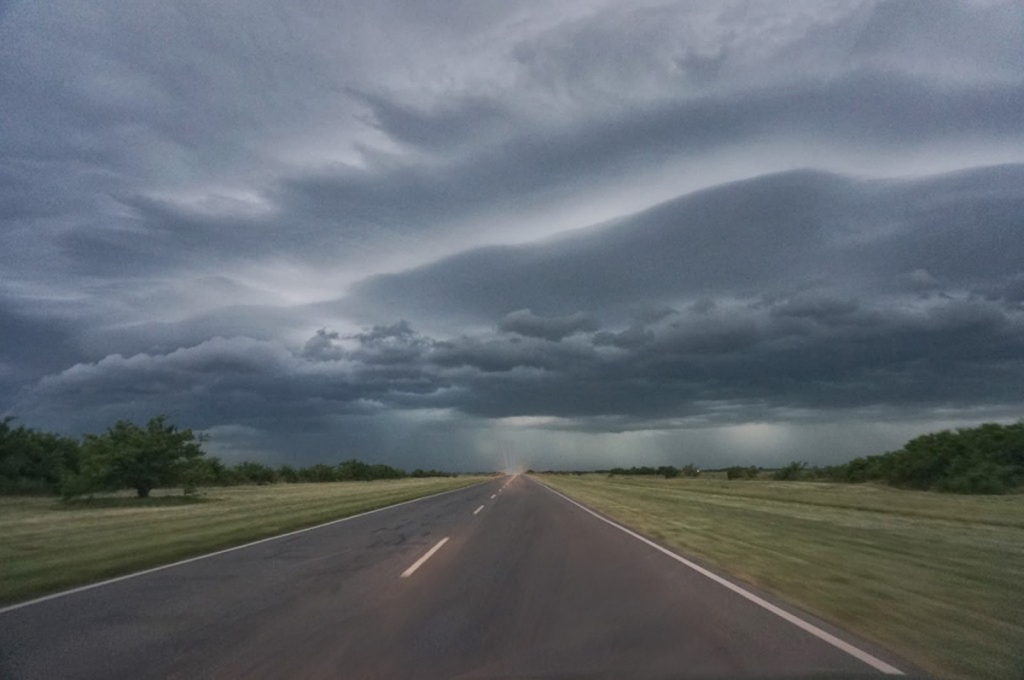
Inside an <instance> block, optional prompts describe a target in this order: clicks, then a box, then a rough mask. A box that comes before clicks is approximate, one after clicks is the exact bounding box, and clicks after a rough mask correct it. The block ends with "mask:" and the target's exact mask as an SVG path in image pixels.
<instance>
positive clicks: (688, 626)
mask: <svg viewBox="0 0 1024 680" xmlns="http://www.w3.org/2000/svg"><path fill="white" fill-rule="evenodd" d="M789 611H793V610H791V609H790V610H789ZM799 620H800V621H805V622H808V621H809V622H810V624H809V625H810V627H811V628H812V629H813V630H815V631H818V632H822V630H821V629H825V631H824V632H825V635H826V636H827V635H828V634H829V632H831V633H832V634H835V635H837V636H838V637H839V638H841V639H842V640H843V641H844V642H841V643H840V646H838V647H837V646H836V644H835V643H829V642H828V641H826V640H823V639H822V637H821V636H820V635H817V634H816V633H812V632H809V631H808V630H805V629H804V628H801V627H799V626H798V625H795V624H794V623H793V622H792V621H787V620H786V619H785V618H782V617H780V615H779V613H778V612H773V611H771V610H770V609H766V608H765V607H764V606H761V605H759V604H757V603H756V602H752V601H751V600H750V599H748V598H747V597H744V596H743V595H741V594H739V593H737V592H735V591H734V590H730V589H729V588H728V587H725V586H723V585H722V584H721V583H716V582H715V581H714V580H712V579H710V578H708V576H706V575H704V574H701V573H699V572H698V571H695V570H694V569H692V568H690V567H688V566H686V565H685V564H681V563H680V562H679V561H677V560H675V559H673V558H672V557H671V556H669V555H666V554H665V553H663V552H659V551H658V550H656V549H654V548H652V547H651V546H649V545H645V544H644V543H643V542H641V541H640V540H638V539H637V538H636V537H634V536H631V535H629V534H628V533H626V532H624V531H622V530H620V529H619V528H617V527H615V526H613V525H612V524H610V523H607V522H605V521H602V520H600V519H599V518H597V517H595V516H594V515H593V514H591V513H588V512H587V511H586V510H585V509H583V508H581V507H579V506H577V505H575V504H573V503H571V502H570V501H568V500H566V499H565V498H563V497H561V496H559V495H557V494H555V493H554V492H553V491H551V490H549V489H547V488H546V487H544V486H543V485H542V484H540V483H539V482H537V481H535V480H532V479H529V478H526V477H523V476H518V477H512V478H509V477H505V478H497V479H495V480H494V481H491V482H487V483H485V484H481V485H477V486H473V487H469V488H465V489H460V490H457V491H453V492H449V493H446V494H442V495H439V496H435V497H431V498H427V499H423V500H420V501H416V502H412V503H408V504H405V505H401V506H399V507H394V508H389V509H386V510H382V511H378V512H375V513H372V514H368V515H365V516H359V517H355V518H352V519H350V520H348V521H344V522H340V523H336V524H331V525H329V526H324V527H321V528H317V529H314V530H311V531H306V532H303V533H297V534H293V535H290V536H286V537H283V538H280V539H277V540H271V541H267V542H263V543H259V544H258V545H253V546H250V547H247V548H243V549H240V550H234V551H230V552H225V553H222V554H217V555H214V556H211V557H208V558H205V559H199V560H195V561H191V562H188V563H185V564H181V565H179V566H175V567H172V568H169V569H164V570H160V571H155V572H151V573H147V574H143V575H140V576H137V577H134V578H128V579H124V580H119V581H117V582H114V583H109V584H105V585H101V586H98V587H95V588H90V589H86V590H81V591H78V592H73V593H71V594H68V595H66V596H63V597H57V598H53V599H49V600H46V601H42V602H37V603H35V604H30V605H28V606H23V607H18V608H14V609H9V610H6V611H2V612H0V677H2V678H4V679H7V678H45V679H46V680H51V679H54V678H183V679H185V678H188V679H191V678H263V677H266V678H416V679H422V680H429V679H430V678H532V677H543V678H561V677H572V678H590V677H594V678H598V677H602V678H603V677H609V678H639V679H643V678H658V679H661V678H688V677H700V678H718V677H721V678H732V677H748V676H753V677H778V678H790V677H808V676H812V675H816V674H829V677H832V676H833V675H832V674H838V675H839V676H840V677H843V676H845V675H847V674H849V675H851V676H855V677H860V676H867V675H876V674H879V675H880V672H879V668H882V669H883V670H884V669H885V665H886V664H885V662H883V661H881V658H880V657H882V656H883V654H880V653H879V652H878V650H875V649H871V650H870V655H875V656H870V655H869V654H868V653H865V651H864V650H868V649H869V646H867V645H865V644H864V643H863V642H860V641H856V640H854V639H852V638H851V637H850V636H848V635H844V634H842V633H839V632H838V631H835V630H832V629H828V628H827V627H826V626H824V625H823V624H820V622H814V621H811V619H809V618H808V617H807V616H805V615H802V614H801V615H800V619H799ZM848 643H852V644H853V646H854V647H853V648H852V649H856V650H857V651H856V652H854V653H851V652H850V651H844V649H842V648H841V646H842V645H843V644H848ZM857 652H860V654H863V655H864V656H866V657H867V658H868V660H869V661H868V662H865V661H864V660H861V659H859V658H857V657H856V656H855V654H856V653H857ZM871 659H875V660H876V661H878V663H873V662H871V661H870V660H871ZM887 660H888V661H889V662H890V663H891V662H892V659H891V658H888V659H887ZM895 663H896V664H897V665H898V664H899V662H895ZM879 664H881V666H880V665H879ZM892 670H895V669H892Z"/></svg>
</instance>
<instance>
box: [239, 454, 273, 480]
mask: <svg viewBox="0 0 1024 680" xmlns="http://www.w3.org/2000/svg"><path fill="white" fill-rule="evenodd" d="M233 470H234V472H235V474H237V475H238V477H239V478H240V479H241V480H243V481H242V483H243V484H244V483H248V484H258V485H260V486H262V485H264V484H273V483H274V482H276V481H277V473H276V472H274V468H272V467H270V466H269V465H264V464H263V463H257V462H254V461H251V460H246V461H242V462H241V463H238V464H237V465H235V466H234V468H233Z"/></svg>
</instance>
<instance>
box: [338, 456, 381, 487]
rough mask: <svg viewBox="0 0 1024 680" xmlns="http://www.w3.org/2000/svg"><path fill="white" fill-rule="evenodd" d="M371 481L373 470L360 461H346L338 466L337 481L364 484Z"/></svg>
mask: <svg viewBox="0 0 1024 680" xmlns="http://www.w3.org/2000/svg"><path fill="white" fill-rule="evenodd" d="M371 479H373V470H372V468H371V467H370V465H369V464H368V463H364V462H363V461H361V460H356V459H354V458H353V459H352V460H346V461H345V462H344V463H340V464H339V465H338V480H339V481H342V482H357V481H358V482H366V481H369V480H371Z"/></svg>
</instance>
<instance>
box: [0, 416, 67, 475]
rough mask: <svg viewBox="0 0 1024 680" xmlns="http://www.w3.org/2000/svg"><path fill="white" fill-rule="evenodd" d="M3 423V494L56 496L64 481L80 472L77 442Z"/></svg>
mask: <svg viewBox="0 0 1024 680" xmlns="http://www.w3.org/2000/svg"><path fill="white" fill-rule="evenodd" d="M13 421H14V418H10V417H9V418H4V419H3V420H0V493H53V492H55V491H58V490H59V489H60V484H61V479H63V478H64V477H65V476H66V475H68V474H74V473H77V472H78V469H79V465H80V458H81V450H80V447H79V444H78V442H77V441H76V440H74V439H70V438H68V437H61V436H59V435H55V434H51V433H49V432H39V431H37V430H32V429H29V428H26V427H24V426H18V427H12V426H11V423H12V422H13Z"/></svg>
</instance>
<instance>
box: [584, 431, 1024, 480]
mask: <svg viewBox="0 0 1024 680" xmlns="http://www.w3.org/2000/svg"><path fill="white" fill-rule="evenodd" d="M597 472H600V473H606V474H609V475H623V476H626V475H651V476H655V475H658V476H664V477H667V478H672V477H679V476H683V477H696V476H698V475H699V474H700V471H699V470H697V469H696V468H695V467H694V466H692V465H687V466H685V467H683V468H674V467H672V466H662V467H657V468H655V467H631V468H628V469H627V468H621V467H617V468H612V469H611V470H597ZM706 472H708V473H710V474H712V475H720V474H721V473H722V472H724V473H725V477H726V479H730V480H746V479H758V478H764V477H767V478H770V479H773V480H776V481H787V482H788V481H813V480H819V481H831V482H848V483H857V482H879V483H882V484H888V485H890V486H895V487H899V488H904V489H921V490H929V491H945V492H950V493H968V494H999V493H1008V492H1011V491H1015V490H1018V489H1021V488H1022V487H1024V421H1020V422H1017V423H1014V424H1012V425H999V424H997V423H985V424H983V425H979V426H978V427H970V428H959V429H957V430H944V431H942V432H935V433H932V434H926V435H922V436H920V437H916V438H914V439H912V440H910V441H909V442H907V443H906V444H904V445H903V447H902V448H901V449H899V450H897V451H891V452H889V453H884V454H881V455H877V456H866V457H861V458H855V459H853V460H851V461H850V462H848V463H844V464H842V465H829V466H824V467H811V466H809V465H808V464H807V463H805V462H800V461H794V462H792V463H790V464H789V465H786V466H784V467H782V468H778V469H765V468H760V467H757V466H741V465H734V466H732V467H728V468H725V470H707V471H706Z"/></svg>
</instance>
